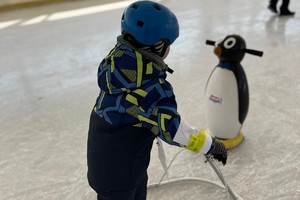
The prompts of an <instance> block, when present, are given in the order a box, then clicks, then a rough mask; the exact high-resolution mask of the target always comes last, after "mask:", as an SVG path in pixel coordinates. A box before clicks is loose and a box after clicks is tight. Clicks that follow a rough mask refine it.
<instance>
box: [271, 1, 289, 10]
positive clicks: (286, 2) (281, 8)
mask: <svg viewBox="0 0 300 200" xmlns="http://www.w3.org/2000/svg"><path fill="white" fill-rule="evenodd" d="M277 2H278V0H270V4H271V5H274V6H276V5H277ZM289 3H290V0H282V4H281V6H280V10H281V11H286V10H288V6H289Z"/></svg>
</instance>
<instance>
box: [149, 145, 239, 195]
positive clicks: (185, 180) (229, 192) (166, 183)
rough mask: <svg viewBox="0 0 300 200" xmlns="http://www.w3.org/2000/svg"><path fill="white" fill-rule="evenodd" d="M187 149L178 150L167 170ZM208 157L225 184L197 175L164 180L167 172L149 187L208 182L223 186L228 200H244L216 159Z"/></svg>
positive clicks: (219, 186) (207, 160)
mask: <svg viewBox="0 0 300 200" xmlns="http://www.w3.org/2000/svg"><path fill="white" fill-rule="evenodd" d="M184 150H185V149H183V150H181V151H179V152H177V153H176V154H175V155H174V157H173V158H172V160H171V162H170V164H169V165H168V167H167V170H169V168H170V167H171V165H172V163H173V161H174V160H175V158H176V157H177V156H178V155H179V154H180V153H181V152H183V151H184ZM205 157H206V162H208V163H209V164H210V166H211V167H212V168H213V170H214V171H215V173H216V174H217V176H218V177H219V179H220V180H221V182H222V183H223V185H221V184H219V183H216V182H214V181H211V180H208V179H203V178H196V177H185V178H177V179H171V180H168V181H163V179H164V177H165V176H166V174H167V172H165V173H164V174H163V176H162V177H161V179H160V181H159V182H158V183H154V184H149V185H148V189H153V188H158V187H160V186H163V185H169V184H173V183H180V182H193V181H195V182H203V183H208V184H211V185H214V186H216V187H218V188H221V189H223V190H225V191H226V193H227V199H228V200H230V199H231V200H243V198H242V197H241V196H239V195H238V194H236V193H234V192H233V191H232V190H231V188H230V187H229V185H228V184H227V183H226V181H225V179H224V177H223V174H222V172H221V170H220V169H219V167H218V166H217V164H216V162H215V160H214V159H213V158H212V156H205Z"/></svg>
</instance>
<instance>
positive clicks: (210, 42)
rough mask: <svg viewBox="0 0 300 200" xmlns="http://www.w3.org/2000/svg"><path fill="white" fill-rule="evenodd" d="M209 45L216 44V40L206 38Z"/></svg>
mask: <svg viewBox="0 0 300 200" xmlns="http://www.w3.org/2000/svg"><path fill="white" fill-rule="evenodd" d="M205 43H206V44H207V45H211V46H215V44H216V42H215V41H212V40H206V42H205Z"/></svg>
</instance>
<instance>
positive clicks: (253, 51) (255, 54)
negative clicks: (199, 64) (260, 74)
mask: <svg viewBox="0 0 300 200" xmlns="http://www.w3.org/2000/svg"><path fill="white" fill-rule="evenodd" d="M205 43H206V44H207V45H211V46H215V44H216V42H215V41H212V40H206V42H205ZM240 51H242V52H245V53H249V54H251V55H254V56H259V57H262V55H263V54H264V52H262V51H257V50H253V49H241V50H240Z"/></svg>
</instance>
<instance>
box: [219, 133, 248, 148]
mask: <svg viewBox="0 0 300 200" xmlns="http://www.w3.org/2000/svg"><path fill="white" fill-rule="evenodd" d="M218 140H219V141H220V142H222V143H223V144H224V146H225V148H226V149H227V150H228V149H232V148H234V147H236V146H238V145H239V144H240V143H241V142H242V141H243V140H244V135H243V133H242V132H239V134H238V135H237V136H236V137H235V138H231V139H219V138H218Z"/></svg>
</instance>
